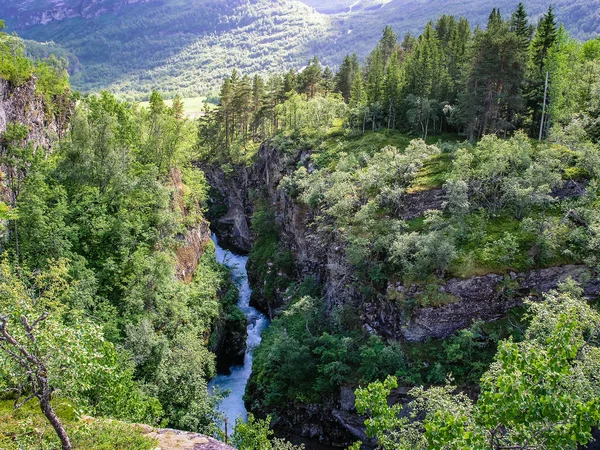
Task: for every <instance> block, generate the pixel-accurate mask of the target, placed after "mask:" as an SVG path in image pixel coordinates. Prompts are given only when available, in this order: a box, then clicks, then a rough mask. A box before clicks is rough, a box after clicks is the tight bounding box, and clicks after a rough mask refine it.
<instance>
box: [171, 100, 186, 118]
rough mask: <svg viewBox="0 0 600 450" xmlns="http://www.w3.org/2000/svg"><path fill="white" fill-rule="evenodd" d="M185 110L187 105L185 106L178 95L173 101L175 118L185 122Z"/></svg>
mask: <svg viewBox="0 0 600 450" xmlns="http://www.w3.org/2000/svg"><path fill="white" fill-rule="evenodd" d="M184 108H185V105H184V104H183V100H182V99H181V96H180V95H179V94H177V95H176V96H175V98H174V99H173V107H172V109H173V116H174V117H175V118H176V119H177V120H183V117H184V113H185V111H184Z"/></svg>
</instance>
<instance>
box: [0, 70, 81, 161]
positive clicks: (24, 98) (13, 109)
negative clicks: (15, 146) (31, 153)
mask: <svg viewBox="0 0 600 450" xmlns="http://www.w3.org/2000/svg"><path fill="white" fill-rule="evenodd" d="M35 88H36V79H35V77H32V78H31V79H30V80H29V81H27V82H25V83H24V84H23V85H21V86H14V85H13V84H12V83H10V82H9V81H7V80H4V79H2V78H0V134H2V133H3V132H4V131H6V127H7V125H8V124H10V123H12V122H15V123H20V124H23V125H27V127H29V134H28V135H27V141H28V142H30V143H31V144H33V146H34V147H36V148H37V147H43V148H45V149H47V150H48V151H52V146H53V145H54V144H55V143H56V141H57V139H58V138H60V137H62V136H63V135H64V133H65V132H66V131H67V127H68V123H69V118H70V116H71V114H72V112H73V110H74V107H75V105H74V103H72V101H71V100H70V99H67V98H65V99H57V101H58V102H59V103H60V106H61V107H60V108H59V110H60V113H55V112H52V113H49V105H47V104H46V100H45V99H44V97H42V96H40V95H38V94H36V89H35Z"/></svg>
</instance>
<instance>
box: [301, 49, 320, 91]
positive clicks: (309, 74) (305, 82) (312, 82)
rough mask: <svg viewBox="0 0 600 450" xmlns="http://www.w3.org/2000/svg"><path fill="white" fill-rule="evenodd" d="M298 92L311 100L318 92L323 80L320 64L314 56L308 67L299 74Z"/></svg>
mask: <svg viewBox="0 0 600 450" xmlns="http://www.w3.org/2000/svg"><path fill="white" fill-rule="evenodd" d="M299 78H300V86H301V88H300V90H301V91H302V92H304V93H305V94H306V95H307V96H308V98H313V97H314V96H315V95H317V93H318V92H319V89H320V87H321V82H322V79H323V71H322V70H321V63H320V62H319V58H317V57H316V56H315V57H314V58H313V59H312V60H311V61H310V63H309V64H308V66H306V68H305V69H304V70H303V71H302V73H301V74H300V77H299Z"/></svg>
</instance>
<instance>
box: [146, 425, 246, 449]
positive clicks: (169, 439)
mask: <svg viewBox="0 0 600 450" xmlns="http://www.w3.org/2000/svg"><path fill="white" fill-rule="evenodd" d="M136 426H137V427H138V428H140V429H141V430H142V432H143V434H144V436H146V437H149V438H151V439H156V442H157V446H156V450H235V449H234V448H233V447H230V446H229V445H225V444H223V443H222V442H220V441H217V440H216V439H213V438H210V437H208V436H204V435H202V434H198V433H191V432H188V431H179V430H171V429H163V428H152V427H149V426H147V425H136Z"/></svg>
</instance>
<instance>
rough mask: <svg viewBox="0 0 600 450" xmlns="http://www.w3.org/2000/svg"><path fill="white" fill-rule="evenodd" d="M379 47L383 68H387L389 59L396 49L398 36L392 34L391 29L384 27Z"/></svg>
mask: <svg viewBox="0 0 600 450" xmlns="http://www.w3.org/2000/svg"><path fill="white" fill-rule="evenodd" d="M379 45H380V46H381V58H382V60H383V65H384V67H387V64H388V62H389V61H390V58H391V57H392V55H393V54H394V53H395V52H396V51H397V49H398V35H397V34H396V33H394V30H392V27H390V26H386V27H385V29H384V30H383V37H382V38H381V40H380V41H379Z"/></svg>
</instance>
